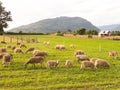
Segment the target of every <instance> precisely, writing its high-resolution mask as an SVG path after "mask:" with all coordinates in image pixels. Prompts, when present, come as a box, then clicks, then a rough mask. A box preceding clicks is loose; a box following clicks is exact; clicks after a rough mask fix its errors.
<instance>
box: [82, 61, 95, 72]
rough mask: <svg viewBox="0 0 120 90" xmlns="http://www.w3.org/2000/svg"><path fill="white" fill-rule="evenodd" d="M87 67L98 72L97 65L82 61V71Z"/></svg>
mask: <svg viewBox="0 0 120 90" xmlns="http://www.w3.org/2000/svg"><path fill="white" fill-rule="evenodd" d="M86 67H90V68H91V69H93V70H96V67H95V65H94V64H93V63H92V62H90V61H82V62H81V68H80V69H82V70H83V69H85V68H86Z"/></svg>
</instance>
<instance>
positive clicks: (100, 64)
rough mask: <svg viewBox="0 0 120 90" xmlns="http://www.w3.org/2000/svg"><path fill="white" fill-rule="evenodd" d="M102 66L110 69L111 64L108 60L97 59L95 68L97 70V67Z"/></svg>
mask: <svg viewBox="0 0 120 90" xmlns="http://www.w3.org/2000/svg"><path fill="white" fill-rule="evenodd" d="M100 66H102V67H107V68H109V67H110V64H109V63H108V62H107V61H106V60H103V59H97V60H96V61H95V67H96V68H97V67H100Z"/></svg>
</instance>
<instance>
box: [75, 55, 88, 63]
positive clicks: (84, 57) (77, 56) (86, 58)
mask: <svg viewBox="0 0 120 90" xmlns="http://www.w3.org/2000/svg"><path fill="white" fill-rule="evenodd" d="M76 60H77V62H79V61H82V60H89V58H88V57H87V56H86V55H76Z"/></svg>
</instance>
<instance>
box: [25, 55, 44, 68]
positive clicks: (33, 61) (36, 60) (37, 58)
mask: <svg viewBox="0 0 120 90" xmlns="http://www.w3.org/2000/svg"><path fill="white" fill-rule="evenodd" d="M43 61H44V60H43V58H42V57H41V56H35V57H31V58H30V59H29V60H28V61H27V62H26V63H25V64H24V65H25V67H27V65H28V64H33V65H34V67H35V64H36V63H40V64H41V67H42V63H43Z"/></svg>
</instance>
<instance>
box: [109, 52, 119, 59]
mask: <svg viewBox="0 0 120 90" xmlns="http://www.w3.org/2000/svg"><path fill="white" fill-rule="evenodd" d="M109 56H113V57H114V58H115V59H117V58H118V53H117V51H109Z"/></svg>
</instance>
